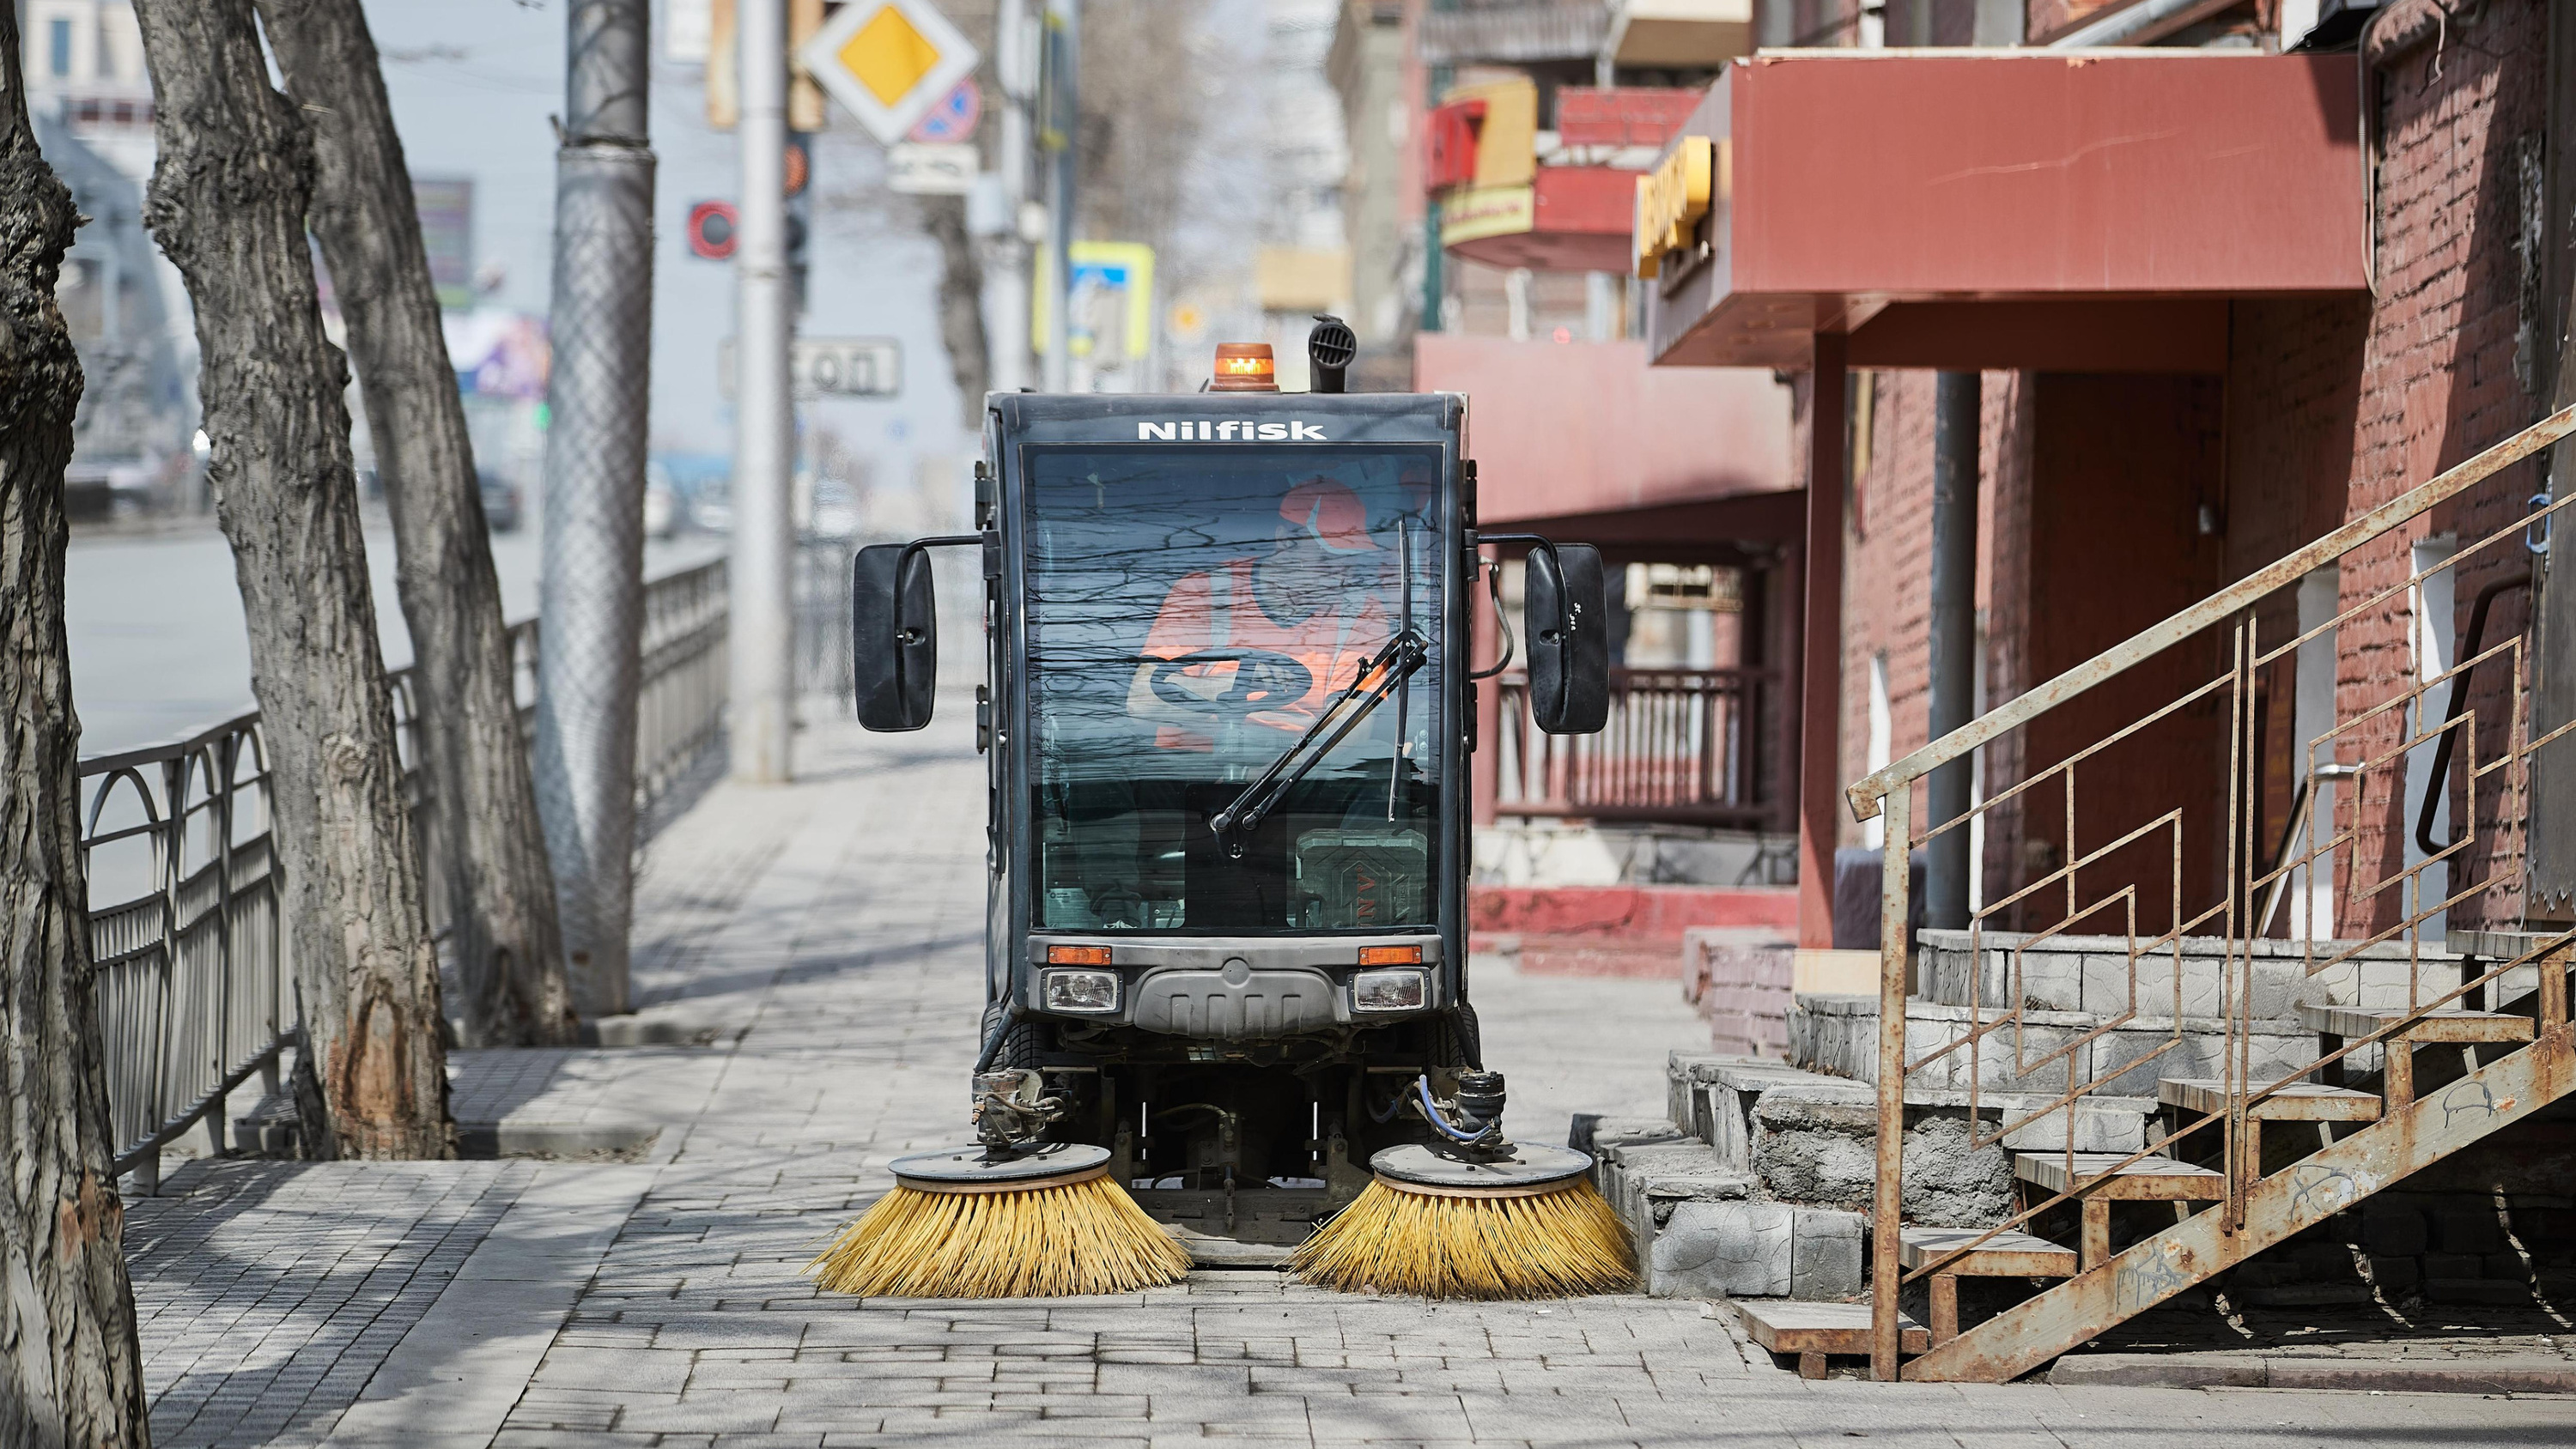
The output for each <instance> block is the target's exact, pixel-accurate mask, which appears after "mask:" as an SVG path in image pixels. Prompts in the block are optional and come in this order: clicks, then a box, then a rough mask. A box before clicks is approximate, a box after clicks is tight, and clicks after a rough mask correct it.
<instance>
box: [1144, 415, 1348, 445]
mask: <svg viewBox="0 0 2576 1449" xmlns="http://www.w3.org/2000/svg"><path fill="white" fill-rule="evenodd" d="M1136 441H1137V442H1140V443H1328V442H1331V441H1332V439H1330V438H1327V437H1325V436H1324V430H1323V429H1322V428H1319V427H1316V426H1315V425H1314V424H1312V423H1254V422H1237V421H1235V420H1234V419H1232V418H1227V419H1226V420H1225V421H1223V422H1221V423H1205V422H1187V423H1138V424H1137V425H1136Z"/></svg>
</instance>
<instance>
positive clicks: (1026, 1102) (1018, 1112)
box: [971, 1067, 1067, 1155]
mask: <svg viewBox="0 0 2576 1449" xmlns="http://www.w3.org/2000/svg"><path fill="white" fill-rule="evenodd" d="M973 1090H974V1097H975V1107H974V1111H973V1113H972V1118H971V1120H972V1121H973V1122H974V1124H975V1137H976V1140H977V1141H980V1142H982V1143H983V1144H984V1148H985V1150H986V1151H987V1152H988V1153H992V1154H995V1155H1001V1154H1006V1153H1010V1152H1013V1151H1016V1150H1018V1149H1020V1148H1022V1147H1026V1146H1027V1145H1029V1144H1030V1143H1033V1142H1035V1141H1037V1139H1038V1136H1039V1134H1041V1133H1043V1132H1045V1131H1046V1129H1047V1127H1048V1126H1049V1125H1050V1124H1052V1123H1054V1122H1057V1121H1059V1120H1061V1119H1062V1118H1063V1116H1064V1114H1065V1112H1066V1110H1067V1108H1066V1106H1065V1101H1064V1099H1063V1098H1062V1097H1051V1096H1048V1095H1047V1090H1046V1079H1045V1078H1044V1077H1041V1076H1039V1075H1038V1074H1037V1073H1036V1072H1034V1071H1031V1070H1029V1069H1028V1068H1026V1067H1005V1068H1003V1069H1002V1070H1000V1071H998V1072H978V1073H977V1074H976V1075H975V1081H974V1088H973Z"/></svg>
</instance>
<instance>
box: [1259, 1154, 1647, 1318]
mask: <svg viewBox="0 0 2576 1449" xmlns="http://www.w3.org/2000/svg"><path fill="white" fill-rule="evenodd" d="M1289 1266H1290V1267H1291V1268H1293V1269H1294V1270H1296V1274H1297V1276H1298V1277H1299V1278H1300V1279H1302V1280H1304V1281H1305V1282H1308V1283H1314V1284H1319V1285H1321V1286H1323V1287H1326V1288H1338V1289H1340V1290H1341V1291H1343V1292H1345V1293H1363V1292H1376V1293H1396V1294H1404V1295H1408V1296H1412V1297H1419V1298H1572V1297H1576V1296H1578V1295H1581V1294H1586V1293H1620V1292H1626V1291H1628V1290H1630V1289H1632V1288H1634V1287H1636V1286H1637V1262H1636V1255H1635V1253H1634V1251H1633V1250H1632V1249H1631V1248H1630V1246H1629V1240H1628V1226H1627V1224H1625V1223H1623V1222H1621V1221H1619V1215H1618V1214H1617V1213H1615V1212H1612V1211H1611V1210H1610V1204H1608V1203H1607V1202H1604V1201H1602V1199H1601V1194H1600V1193H1598V1192H1595V1191H1594V1190H1593V1188H1592V1184H1590V1183H1588V1182H1585V1181H1583V1180H1582V1179H1580V1178H1577V1179H1574V1180H1573V1181H1571V1182H1569V1183H1567V1184H1566V1185H1565V1186H1564V1187H1562V1188H1560V1189H1558V1190H1557V1191H1554V1192H1549V1193H1542V1194H1539V1195H1537V1196H1535V1197H1504V1196H1493V1197H1466V1196H1451V1195H1447V1194H1443V1195H1440V1196H1432V1195H1430V1194H1427V1193H1418V1192H1405V1191H1402V1190H1401V1189H1398V1188H1394V1187H1390V1186H1388V1185H1387V1184H1386V1183H1385V1182H1384V1181H1382V1180H1381V1181H1375V1182H1371V1183H1370V1184H1369V1185H1368V1189H1367V1190H1366V1191H1365V1192H1362V1193H1361V1194H1360V1196H1359V1200H1358V1201H1357V1202H1354V1203H1352V1204H1351V1205H1350V1206H1349V1207H1347V1208H1344V1209H1343V1210H1342V1211H1341V1213H1340V1214H1339V1215H1338V1216H1336V1217H1335V1218H1334V1219H1333V1220H1332V1221H1331V1222H1329V1223H1326V1224H1325V1225H1324V1226H1323V1227H1322V1228H1321V1229H1320V1230H1318V1231H1317V1232H1316V1234H1315V1235H1314V1236H1313V1237H1311V1238H1308V1239H1307V1240H1306V1243H1305V1245H1304V1246H1303V1247H1301V1248H1299V1249H1298V1250H1297V1251H1296V1253H1295V1255H1294V1256H1292V1257H1291V1258H1290V1259H1289Z"/></svg>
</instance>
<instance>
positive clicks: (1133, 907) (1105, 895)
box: [1091, 886, 1145, 929]
mask: <svg viewBox="0 0 2576 1449" xmlns="http://www.w3.org/2000/svg"><path fill="white" fill-rule="evenodd" d="M1091 914H1092V917H1093V919H1095V920H1097V921H1099V922H1100V924H1102V925H1103V926H1128V927H1132V928H1138V929H1141V928H1142V927H1143V926H1144V924H1145V897H1144V894H1143V893H1142V892H1140V891H1136V890H1131V889H1129V888H1128V887H1126V886H1103V887H1102V888H1101V890H1100V892H1099V893H1098V894H1097V895H1094V896H1093V897H1092V898H1091Z"/></svg>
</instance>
